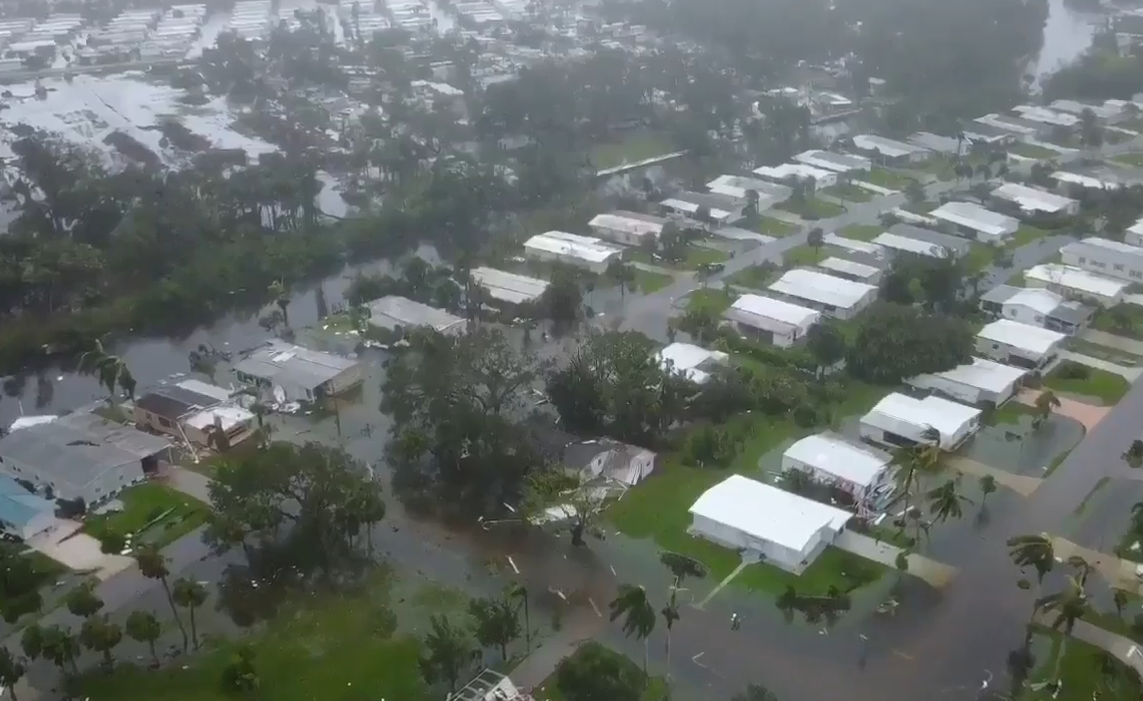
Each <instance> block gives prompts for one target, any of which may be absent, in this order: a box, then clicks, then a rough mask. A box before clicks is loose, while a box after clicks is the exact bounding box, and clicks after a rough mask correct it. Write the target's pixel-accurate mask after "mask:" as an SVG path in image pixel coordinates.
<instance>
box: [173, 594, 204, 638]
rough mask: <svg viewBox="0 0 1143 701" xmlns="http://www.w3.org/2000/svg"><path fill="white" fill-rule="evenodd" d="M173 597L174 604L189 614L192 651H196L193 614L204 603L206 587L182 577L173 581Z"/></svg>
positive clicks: (196, 628) (195, 627) (196, 635)
mask: <svg viewBox="0 0 1143 701" xmlns="http://www.w3.org/2000/svg"><path fill="white" fill-rule="evenodd" d="M173 597H174V600H175V603H176V604H178V605H179V606H181V607H182V608H185V609H186V610H187V611H189V612H190V629H191V640H192V641H193V642H194V649H195V650H197V649H198V626H197V625H196V624H195V618H194V612H195V610H196V609H198V608H199V607H200V606H202V605H203V604H205V603H206V597H207V591H206V587H204V586H203V585H201V584H199V583H198V582H196V581H194V580H193V579H187V578H186V577H183V578H181V579H177V580H175V590H174V593H173Z"/></svg>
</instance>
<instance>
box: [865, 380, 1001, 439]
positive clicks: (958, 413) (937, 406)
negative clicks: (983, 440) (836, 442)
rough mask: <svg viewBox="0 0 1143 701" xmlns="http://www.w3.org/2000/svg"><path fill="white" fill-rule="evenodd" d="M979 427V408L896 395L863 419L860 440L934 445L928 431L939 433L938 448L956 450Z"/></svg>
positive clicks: (946, 401)
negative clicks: (926, 435)
mask: <svg viewBox="0 0 1143 701" xmlns="http://www.w3.org/2000/svg"><path fill="white" fill-rule="evenodd" d="M979 428H980V409H976V408H973V407H969V406H965V405H963V404H958V403H956V402H950V401H948V400H947V399H941V398H940V397H933V396H929V397H925V398H924V399H914V398H913V397H910V396H907V395H904V394H897V393H893V394H890V395H889V396H887V397H885V398H884V399H882V400H881V401H880V402H878V403H877V406H875V407H873V410H872V411H870V412H869V413H868V414H866V415H865V416H863V417H861V426H860V429H859V430H860V432H861V437H862V438H865V439H868V440H871V441H873V442H874V443H880V444H882V445H888V446H909V445H914V444H917V443H928V444H931V443H933V441H932V440H930V439H927V438H925V435H924V434H925V432H926V431H927V430H928V429H933V430H935V431H936V432H937V433H939V434H940V440H939V442H938V444H939V446H940V447H941V448H942V449H944V450H954V449H956V447H957V446H959V445H960V444H961V443H964V442H965V441H966V440H968V438H969V437H970V436H972V434H974V433H976V431H977V430H978V429H979Z"/></svg>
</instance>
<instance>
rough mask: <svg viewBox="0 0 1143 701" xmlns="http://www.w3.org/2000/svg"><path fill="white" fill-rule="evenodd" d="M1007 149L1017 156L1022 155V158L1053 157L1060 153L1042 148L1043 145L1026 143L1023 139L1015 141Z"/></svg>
mask: <svg viewBox="0 0 1143 701" xmlns="http://www.w3.org/2000/svg"><path fill="white" fill-rule="evenodd" d="M1007 150H1008V152H1009V153H1014V154H1016V155H1017V156H1023V157H1024V158H1036V159H1041V158H1055V157H1057V156H1059V155H1060V154H1059V153H1058V152H1056V151H1053V150H1052V149H1050V148H1044V147H1043V146H1036V145H1034V144H1026V143H1024V142H1023V141H1017V142H1016V143H1014V144H1012V145H1010V146H1009V147H1008V149H1007Z"/></svg>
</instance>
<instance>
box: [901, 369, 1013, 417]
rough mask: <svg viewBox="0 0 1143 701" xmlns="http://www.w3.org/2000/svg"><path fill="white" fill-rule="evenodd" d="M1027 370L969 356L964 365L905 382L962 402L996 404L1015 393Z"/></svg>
mask: <svg viewBox="0 0 1143 701" xmlns="http://www.w3.org/2000/svg"><path fill="white" fill-rule="evenodd" d="M1027 372H1028V371H1027V370H1026V369H1025V368H1017V367H1012V366H1011V365H1003V364H1001V363H997V362H994V361H991V360H986V359H984V358H973V359H972V362H971V363H968V364H967V365H958V366H957V367H955V368H953V369H952V370H945V371H944V372H937V373H930V374H926V375H917V376H916V377H914V378H912V379H910V380H908V383H909V384H910V385H912V386H913V387H916V388H917V389H926V390H930V391H933V392H937V393H938V394H942V395H944V396H946V397H950V398H952V399H955V400H956V401H958V402H964V403H965V404H981V403H982V402H992V404H994V405H995V406H1000V405H1001V404H1003V403H1004V402H1006V401H1008V400H1009V399H1011V398H1012V397H1013V396H1014V395H1015V394H1016V390H1017V388H1018V387H1019V386H1020V381H1021V380H1022V379H1023V378H1024V375H1026V374H1027Z"/></svg>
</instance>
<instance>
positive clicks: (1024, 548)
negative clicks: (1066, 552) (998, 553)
mask: <svg viewBox="0 0 1143 701" xmlns="http://www.w3.org/2000/svg"><path fill="white" fill-rule="evenodd" d="M1008 555H1009V556H1010V557H1011V558H1012V562H1013V563H1015V565H1016V566H1017V567H1019V568H1020V569H1021V570H1024V569H1025V568H1026V567H1031V568H1033V569H1035V570H1036V578H1037V579H1038V580H1039V581H1040V582H1041V583H1043V581H1044V575H1046V574H1048V573H1049V572H1051V571H1052V568H1053V567H1055V566H1056V551H1055V548H1054V547H1052V538H1051V536H1049V535H1048V534H1047V533H1041V534H1039V535H1021V536H1015V537H1013V538H1009V539H1008Z"/></svg>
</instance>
